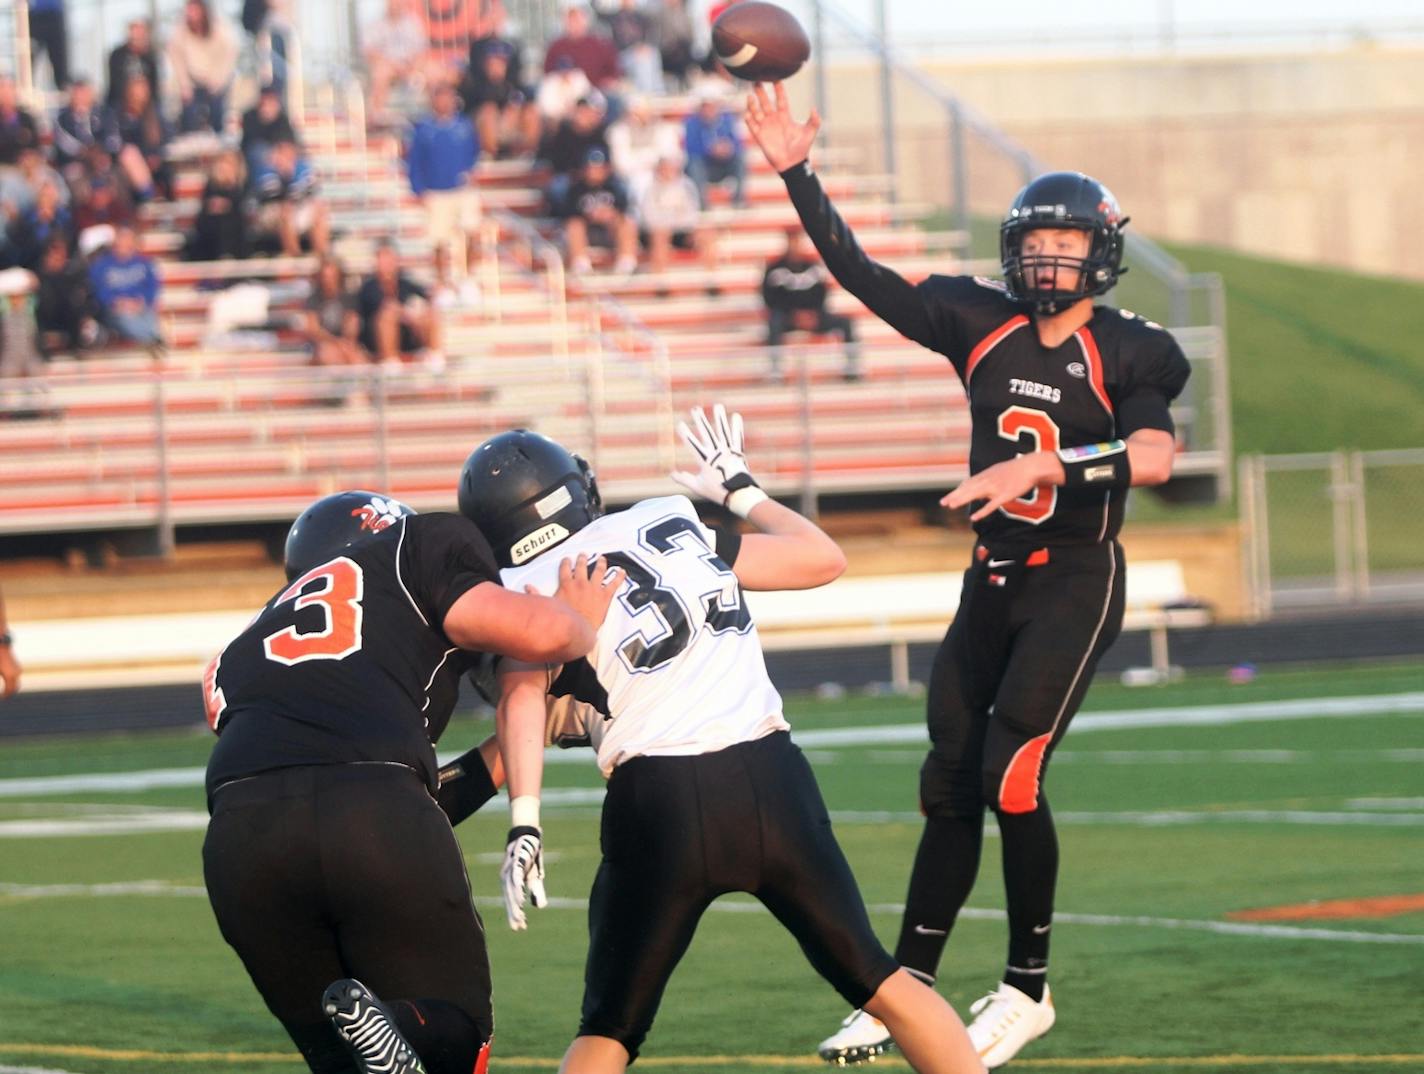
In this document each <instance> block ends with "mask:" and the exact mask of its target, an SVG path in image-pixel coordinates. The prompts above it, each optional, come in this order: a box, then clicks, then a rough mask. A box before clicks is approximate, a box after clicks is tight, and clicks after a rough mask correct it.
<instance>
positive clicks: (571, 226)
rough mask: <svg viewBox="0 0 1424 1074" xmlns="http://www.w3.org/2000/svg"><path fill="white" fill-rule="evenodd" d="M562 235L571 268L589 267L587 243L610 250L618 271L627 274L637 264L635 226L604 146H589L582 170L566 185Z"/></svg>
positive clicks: (575, 269)
mask: <svg viewBox="0 0 1424 1074" xmlns="http://www.w3.org/2000/svg"><path fill="white" fill-rule="evenodd" d="M564 238H565V241H566V242H567V244H568V251H569V267H570V269H571V270H572V271H573V272H576V273H586V272H590V271H592V268H593V265H592V262H591V261H590V259H589V256H588V251H589V247H590V246H602V247H605V248H611V249H612V250H613V252H614V262H613V271H614V272H615V273H616V274H617V275H620V276H628V275H631V274H632V273H633V272H634V271H636V270H637V268H638V228H637V225H636V224H634V223H633V218H632V217H631V216H630V215H629V214H628V193H627V191H626V190H624V189H623V184H622V183H620V182H619V181H618V180H617V178H616V177H615V176H614V174H613V168H612V167H611V166H610V164H609V163H608V153H607V151H605V150H603V149H591V150H589V152H588V156H587V157H586V158H585V160H584V165H583V169H582V171H581V172H580V173H579V176H578V178H577V179H575V180H574V183H573V185H572V186H571V187H570V188H569V196H568V209H567V212H566V214H565V217H564Z"/></svg>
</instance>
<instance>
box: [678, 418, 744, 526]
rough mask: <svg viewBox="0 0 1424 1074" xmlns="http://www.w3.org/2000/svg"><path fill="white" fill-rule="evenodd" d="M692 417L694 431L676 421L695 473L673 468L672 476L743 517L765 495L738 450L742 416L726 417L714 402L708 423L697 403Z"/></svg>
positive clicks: (704, 496)
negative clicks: (695, 462)
mask: <svg viewBox="0 0 1424 1074" xmlns="http://www.w3.org/2000/svg"><path fill="white" fill-rule="evenodd" d="M692 420H693V421H694V422H695V423H696V425H697V432H696V433H695V434H694V433H693V431H692V430H691V429H689V428H688V426H687V422H685V421H680V422H678V423H677V431H678V433H679V434H680V435H681V436H682V439H683V441H684V442H685V443H686V444H687V446H688V447H689V448H691V449H692V453H693V454H694V455H696V456H697V459H698V463H699V466H698V470H697V472H696V473H695V474H694V473H688V472H687V471H685V470H674V471H673V474H672V479H673V480H674V481H676V482H677V483H678V484H679V485H682V486H683V487H684V488H687V489H688V490H689V491H691V492H695V493H696V494H697V495H699V496H701V497H703V498H704V499H708V500H711V501H712V502H713V503H720V504H722V505H723V506H724V507H726V508H727V510H729V511H731V512H732V513H733V514H736V515H740V516H741V517H742V518H746V517H747V515H748V514H750V513H751V509H752V508H753V507H755V506H756V505H757V504H759V503H761V502H762V501H763V500H765V499H767V495H766V493H765V492H763V491H762V490H761V488H760V487H759V486H758V485H757V483H756V479H755V478H753V477H752V475H751V472H750V471H749V470H748V469H747V457H746V455H745V454H743V452H742V416H741V415H740V414H733V415H732V416H731V419H730V420H728V417H727V411H726V408H725V407H723V406H722V404H721V403H718V404H717V405H716V406H714V407H713V408H712V420H711V421H710V422H709V421H708V420H707V415H706V414H704V413H703V412H702V408H701V407H700V406H695V407H693V408H692Z"/></svg>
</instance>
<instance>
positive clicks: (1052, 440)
mask: <svg viewBox="0 0 1424 1074" xmlns="http://www.w3.org/2000/svg"><path fill="white" fill-rule="evenodd" d="M999 435H1000V436H1002V437H1003V438H1004V439H1005V440H1012V441H1013V442H1014V443H1016V444H1017V443H1020V442H1021V440H1022V438H1023V437H1024V436H1027V437H1029V438H1030V439H1031V440H1032V441H1033V443H1032V446H1031V447H1029V448H1028V450H1029V451H1057V450H1058V446H1059V444H1058V424H1057V423H1056V422H1055V421H1054V420H1053V419H1052V418H1050V417H1049V416H1048V414H1046V413H1045V412H1044V411H1042V410H1035V409H1034V408H1032V407H1026V406H1011V407H1009V408H1008V409H1007V410H1005V411H1004V412H1003V413H1001V414H1000V415H999ZM1057 506H1058V486H1057V485H1039V486H1038V487H1037V488H1036V489H1034V490H1033V491H1032V492H1030V493H1029V494H1028V495H1027V496H1020V497H1019V498H1018V499H1017V500H1010V501H1009V502H1008V503H1006V504H1004V506H1002V507H1000V508H999V510H1000V511H1002V512H1004V514H1006V515H1008V516H1009V517H1010V518H1016V519H1018V520H1019V521H1020V522H1028V523H1031V524H1032V525H1035V526H1037V525H1038V524H1039V523H1040V522H1042V521H1043V520H1044V519H1045V518H1048V517H1049V516H1050V515H1052V514H1053V510H1054V508H1056V507H1057Z"/></svg>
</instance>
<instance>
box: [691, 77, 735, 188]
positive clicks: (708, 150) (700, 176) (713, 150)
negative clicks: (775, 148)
mask: <svg viewBox="0 0 1424 1074" xmlns="http://www.w3.org/2000/svg"><path fill="white" fill-rule="evenodd" d="M683 146H684V147H685V149H686V150H687V174H688V175H690V176H692V181H693V182H694V183H696V184H697V192H698V194H699V195H700V196H701V198H702V207H703V208H704V209H705V208H707V192H708V189H709V188H710V187H711V186H712V184H713V183H723V182H727V181H730V182H731V184H732V204H733V205H735V206H737V207H739V208H740V207H741V206H744V205H745V204H746V179H747V162H746V155H745V153H743V145H742V135H741V131H740V130H738V121H737V118H736V117H735V116H733V115H732V113H731V111H730V110H728V109H727V108H726V107H725V105H724V104H723V102H722V98H721V97H720V96H718V95H717V94H715V93H712V92H704V93H703V94H702V96H701V97H700V98H699V99H698V102H697V111H695V112H693V113H692V115H690V116H688V117H687V122H686V123H685V125H684V127H683Z"/></svg>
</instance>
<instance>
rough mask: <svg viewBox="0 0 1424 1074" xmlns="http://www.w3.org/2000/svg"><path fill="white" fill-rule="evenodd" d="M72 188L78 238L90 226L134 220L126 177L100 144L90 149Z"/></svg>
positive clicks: (109, 225)
mask: <svg viewBox="0 0 1424 1074" xmlns="http://www.w3.org/2000/svg"><path fill="white" fill-rule="evenodd" d="M74 189H75V196H74V226H75V228H76V229H77V230H78V232H79V235H80V240H81V242H82V240H83V236H84V233H85V231H87V230H88V229H90V228H95V227H118V226H119V225H121V224H132V223H133V221H134V206H133V196H132V194H131V193H130V191H129V185H128V181H127V180H126V179H125V178H124V175H123V173H122V172H121V171H120V170H119V168H118V166H117V165H116V164H115V163H114V158H113V157H111V156H109V154H107V153H105V152H104V151H103V150H102V149H100V148H99V147H97V146H95V147H92V148H91V149H90V150H89V154H88V156H87V157H86V159H85V167H84V173H83V175H82V176H81V177H80V179H79V181H78V183H77V184H76V185H75V188H74Z"/></svg>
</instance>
